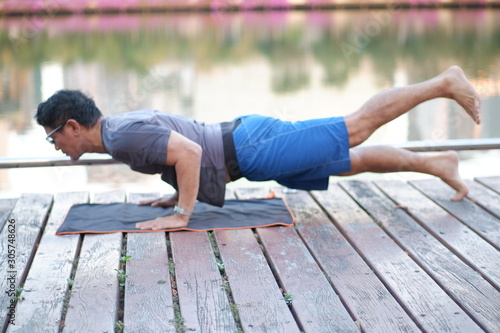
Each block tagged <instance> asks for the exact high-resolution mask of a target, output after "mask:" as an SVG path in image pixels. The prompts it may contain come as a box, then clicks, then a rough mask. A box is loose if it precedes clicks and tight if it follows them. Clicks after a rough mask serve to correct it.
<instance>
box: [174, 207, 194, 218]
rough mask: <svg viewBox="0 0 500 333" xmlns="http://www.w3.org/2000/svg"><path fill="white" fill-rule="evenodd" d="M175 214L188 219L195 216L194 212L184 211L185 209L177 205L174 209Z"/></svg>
mask: <svg viewBox="0 0 500 333" xmlns="http://www.w3.org/2000/svg"><path fill="white" fill-rule="evenodd" d="M174 213H175V214H177V215H180V216H187V217H189V216H191V215H193V211H192V210H188V209H184V208H182V207H179V206H177V205H175V207H174Z"/></svg>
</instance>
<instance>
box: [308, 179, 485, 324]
mask: <svg viewBox="0 0 500 333" xmlns="http://www.w3.org/2000/svg"><path fill="white" fill-rule="evenodd" d="M341 185H342V187H344V188H345V189H346V190H348V191H349V194H350V195H351V196H352V197H353V198H354V199H355V200H356V201H357V202H358V203H359V204H360V205H362V206H363V207H364V205H365V204H367V206H369V205H370V202H369V201H371V200H374V198H373V197H374V196H376V194H375V193H374V191H372V190H371V187H370V186H368V185H367V184H366V183H363V182H358V181H355V182H354V181H353V182H343V183H341ZM372 187H373V186H372ZM314 196H315V197H316V198H317V199H318V200H319V202H320V203H321V205H322V206H323V207H325V208H326V209H327V211H328V212H329V214H330V215H331V216H332V217H333V219H334V220H335V221H336V223H337V225H338V227H339V228H340V229H341V230H342V232H343V233H344V234H345V235H346V236H347V237H348V238H349V239H350V241H351V242H352V243H353V244H354V246H355V247H356V248H357V249H358V250H359V251H360V252H361V253H362V254H363V256H364V257H365V259H366V260H367V261H368V263H369V264H370V266H371V267H373V269H374V270H375V271H376V272H377V274H378V276H379V277H380V278H381V279H382V280H383V281H384V283H385V285H387V286H388V287H389V288H390V289H391V290H392V294H393V295H395V297H397V298H398V299H399V300H400V302H401V303H402V304H404V306H405V308H406V309H408V311H410V312H411V313H412V315H413V318H415V320H416V321H417V322H418V323H419V324H420V325H421V327H422V328H423V329H424V330H425V331H427V332H461V331H462V332H483V330H482V329H481V328H480V327H479V326H478V325H477V324H476V323H474V321H473V320H472V319H471V318H470V317H469V316H468V315H467V314H466V313H464V311H463V310H462V309H461V308H460V307H459V306H458V305H457V304H456V303H455V302H454V300H453V299H452V298H450V297H449V296H448V295H447V294H446V293H445V292H444V291H443V290H442V289H441V287H440V286H439V285H438V284H437V283H436V282H435V281H434V280H433V279H432V278H431V277H430V276H429V275H428V274H426V273H425V272H424V271H422V269H421V268H420V266H418V265H417V264H416V263H415V262H414V261H413V260H412V259H411V258H410V257H409V256H408V255H407V253H405V252H404V250H403V249H402V248H401V247H399V245H398V244H397V243H396V242H395V241H394V240H392V239H391V238H390V237H389V236H388V235H387V233H385V231H384V230H383V229H382V228H381V227H380V226H378V225H377V224H376V223H375V222H374V221H373V219H372V218H371V217H370V216H369V215H368V214H367V213H366V212H365V211H364V210H361V209H359V206H358V205H357V204H356V203H355V202H354V201H352V199H351V198H349V196H348V195H347V194H346V193H345V192H344V191H342V190H341V189H340V188H339V187H338V186H330V189H329V190H328V192H315V193H314ZM366 201H368V203H366ZM380 207H382V206H380ZM368 208H369V207H367V208H366V209H367V210H368ZM389 209H390V210H393V209H394V208H393V206H392V207H390V208H389ZM379 211H380V213H379V215H378V218H379V219H381V220H382V219H384V211H382V208H381V209H380V210H379Z"/></svg>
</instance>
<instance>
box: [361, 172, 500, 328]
mask: <svg viewBox="0 0 500 333" xmlns="http://www.w3.org/2000/svg"><path fill="white" fill-rule="evenodd" d="M377 185H378V186H379V187H380V188H382V189H383V190H385V189H388V188H389V185H391V188H392V189H393V190H394V191H397V189H398V188H401V189H404V191H410V190H411V189H405V187H404V186H402V185H404V184H402V183H401V182H391V181H384V182H377ZM372 190H373V188H372ZM394 191H390V192H394ZM373 192H374V193H377V194H376V195H375V194H374V195H372V196H371V197H369V199H370V200H368V198H367V199H366V200H364V201H363V208H364V209H366V210H367V211H369V213H370V215H371V216H373V218H374V219H376V220H377V221H378V222H379V223H380V224H381V225H382V226H383V227H384V230H385V231H386V232H387V233H388V234H389V235H390V236H391V237H392V238H393V239H394V240H396V241H397V242H398V243H399V244H400V246H401V247H402V248H404V249H405V251H407V252H408V253H409V254H410V255H411V257H412V258H413V260H415V261H416V262H417V263H418V264H419V266H420V267H422V268H423V269H424V270H425V271H426V272H427V274H429V275H431V276H432V277H433V278H434V280H435V281H436V282H437V283H439V285H440V286H441V288H443V290H446V292H447V293H448V294H449V295H450V296H451V297H453V298H454V299H455V300H456V301H457V303H458V304H460V305H461V307H462V308H463V309H464V310H465V311H467V312H468V314H469V315H470V316H471V317H473V318H474V319H475V321H476V323H478V324H480V325H481V326H482V327H483V328H485V329H487V330H489V331H491V332H495V331H496V330H497V328H498V323H499V320H500V317H499V313H500V312H499V309H500V297H499V293H498V290H496V289H495V288H494V287H493V286H492V285H491V284H489V283H488V282H487V281H486V280H485V279H484V278H483V277H481V275H479V274H477V272H475V271H474V270H473V269H472V268H471V267H470V266H468V265H466V264H465V263H464V262H463V261H462V260H461V259H460V258H458V257H457V256H456V255H454V253H453V252H451V251H450V249H449V248H447V247H446V246H445V245H443V244H442V243H441V242H440V241H439V240H438V239H436V238H435V237H434V235H432V234H430V233H429V232H428V231H427V230H426V229H424V228H423V227H422V226H421V225H420V224H419V223H417V222H416V221H415V220H413V219H412V218H411V217H410V216H409V215H408V214H407V212H406V210H407V209H408V210H411V209H412V208H413V206H409V208H405V207H402V208H403V209H401V208H400V207H401V206H399V205H397V204H395V203H394V202H393V201H391V200H389V199H388V198H387V197H385V196H383V195H381V194H380V192H377V191H375V190H373ZM386 193H387V192H386ZM392 200H394V199H392Z"/></svg>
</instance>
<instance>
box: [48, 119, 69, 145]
mask: <svg viewBox="0 0 500 333" xmlns="http://www.w3.org/2000/svg"><path fill="white" fill-rule="evenodd" d="M66 123H67V122H65V123H64V124H61V125H59V126H57V127H56V128H54V130H53V131H52V132H50V133H49V134H48V135H47V137H46V138H45V140H47V141H48V142H49V143H51V144H54V138H52V134H54V133H55V132H57V131H59V130H61V129H62V128H63V127H64V126H66Z"/></svg>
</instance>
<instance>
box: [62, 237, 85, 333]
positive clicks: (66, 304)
mask: <svg viewBox="0 0 500 333" xmlns="http://www.w3.org/2000/svg"><path fill="white" fill-rule="evenodd" d="M79 236H80V237H78V243H77V246H76V251H75V256H74V257H73V262H72V264H71V273H70V275H69V278H68V284H67V288H66V294H65V295H64V300H63V308H62V311H61V319H60V321H59V330H58V332H59V333H62V332H63V330H64V322H65V321H66V314H67V313H68V307H69V300H70V299H71V296H72V290H73V282H74V281H75V275H76V270H77V268H78V262H79V261H80V252H81V250H82V243H83V236H84V234H80V235H79Z"/></svg>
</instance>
